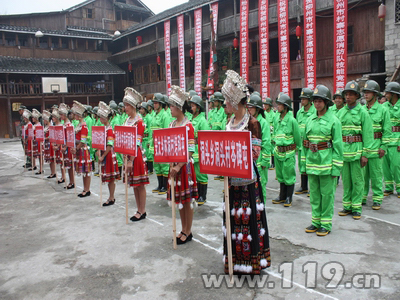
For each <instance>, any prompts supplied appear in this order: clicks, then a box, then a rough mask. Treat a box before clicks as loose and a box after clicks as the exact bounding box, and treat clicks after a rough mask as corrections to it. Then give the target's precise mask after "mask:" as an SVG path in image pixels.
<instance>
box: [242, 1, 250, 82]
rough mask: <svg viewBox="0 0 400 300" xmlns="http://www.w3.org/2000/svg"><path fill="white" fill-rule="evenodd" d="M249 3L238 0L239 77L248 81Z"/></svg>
mask: <svg viewBox="0 0 400 300" xmlns="http://www.w3.org/2000/svg"><path fill="white" fill-rule="evenodd" d="M248 62H249V1H248V0H240V76H242V77H243V79H244V80H246V81H248V80H249V63H248Z"/></svg>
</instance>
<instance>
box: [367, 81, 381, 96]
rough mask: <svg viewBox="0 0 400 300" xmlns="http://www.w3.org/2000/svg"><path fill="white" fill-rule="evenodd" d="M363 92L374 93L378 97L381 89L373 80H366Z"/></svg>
mask: <svg viewBox="0 0 400 300" xmlns="http://www.w3.org/2000/svg"><path fill="white" fill-rule="evenodd" d="M363 91H364V92H366V91H369V92H374V93H377V94H378V95H379V94H380V93H381V88H380V86H379V84H378V83H377V82H376V81H375V80H367V81H366V82H365V84H364V88H363Z"/></svg>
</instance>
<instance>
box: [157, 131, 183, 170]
mask: <svg viewBox="0 0 400 300" xmlns="http://www.w3.org/2000/svg"><path fill="white" fill-rule="evenodd" d="M153 139H154V162H156V163H186V162H188V161H189V151H188V131H187V127H186V126H180V127H174V128H165V129H156V130H154V131H153Z"/></svg>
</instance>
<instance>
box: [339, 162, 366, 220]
mask: <svg viewBox="0 0 400 300" xmlns="http://www.w3.org/2000/svg"><path fill="white" fill-rule="evenodd" d="M342 181H343V209H345V210H351V211H353V212H359V213H361V211H362V208H361V203H362V195H363V190H364V171H363V170H362V168H361V163H360V160H359V159H357V160H355V161H345V162H343V169H342Z"/></svg>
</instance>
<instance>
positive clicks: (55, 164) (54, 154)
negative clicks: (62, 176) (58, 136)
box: [52, 146, 58, 182]
mask: <svg viewBox="0 0 400 300" xmlns="http://www.w3.org/2000/svg"><path fill="white" fill-rule="evenodd" d="M52 147H53V156H54V169H55V173H56V180H57V182H58V175H57V163H56V149H55V148H54V146H52Z"/></svg>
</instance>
